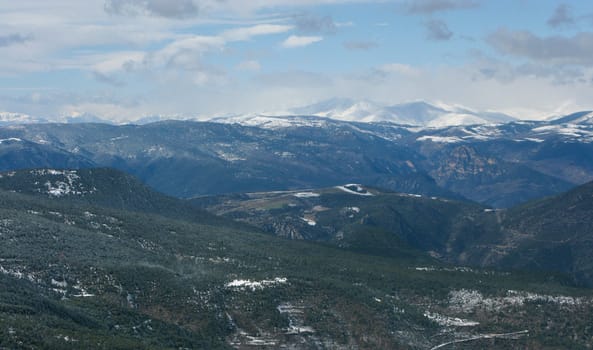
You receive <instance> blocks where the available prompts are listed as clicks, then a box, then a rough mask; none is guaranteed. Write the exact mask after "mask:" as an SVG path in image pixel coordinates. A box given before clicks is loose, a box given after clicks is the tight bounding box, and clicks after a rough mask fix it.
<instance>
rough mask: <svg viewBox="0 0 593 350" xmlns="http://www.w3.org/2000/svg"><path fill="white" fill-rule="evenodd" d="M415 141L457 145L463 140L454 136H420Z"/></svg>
mask: <svg viewBox="0 0 593 350" xmlns="http://www.w3.org/2000/svg"><path fill="white" fill-rule="evenodd" d="M416 141H421V142H424V141H430V142H435V143H457V142H462V141H463V140H462V139H460V138H459V137H456V136H429V135H426V136H420V137H419V138H417V139H416Z"/></svg>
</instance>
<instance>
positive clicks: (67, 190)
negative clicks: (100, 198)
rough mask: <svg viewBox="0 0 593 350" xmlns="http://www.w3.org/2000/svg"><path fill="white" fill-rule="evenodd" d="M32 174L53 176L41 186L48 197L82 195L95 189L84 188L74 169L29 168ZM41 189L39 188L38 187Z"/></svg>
mask: <svg viewBox="0 0 593 350" xmlns="http://www.w3.org/2000/svg"><path fill="white" fill-rule="evenodd" d="M30 173H31V174H32V175H36V176H55V177H58V179H56V180H47V181H46V182H45V183H44V184H43V186H44V187H45V189H44V190H45V191H46V192H47V194H48V195H49V196H50V197H63V196H67V195H84V194H90V193H94V192H96V191H97V189H96V188H92V189H89V190H87V189H85V188H84V186H83V185H82V184H81V183H80V182H79V181H78V180H79V179H80V176H78V173H77V171H76V170H55V169H38V170H31V172H30ZM38 191H41V189H38Z"/></svg>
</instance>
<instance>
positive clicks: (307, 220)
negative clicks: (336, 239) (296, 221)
mask: <svg viewBox="0 0 593 350" xmlns="http://www.w3.org/2000/svg"><path fill="white" fill-rule="evenodd" d="M301 220H303V221H304V222H306V223H307V225H309V226H315V225H317V222H316V221H315V220H313V219H309V218H301Z"/></svg>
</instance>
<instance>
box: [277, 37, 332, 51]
mask: <svg viewBox="0 0 593 350" xmlns="http://www.w3.org/2000/svg"><path fill="white" fill-rule="evenodd" d="M321 40H323V37H321V36H298V35H291V36H289V37H288V38H287V39H286V40H284V42H282V47H286V48H295V47H303V46H308V45H311V44H314V43H316V42H320V41H321Z"/></svg>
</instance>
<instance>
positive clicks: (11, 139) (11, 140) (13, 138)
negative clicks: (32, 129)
mask: <svg viewBox="0 0 593 350" xmlns="http://www.w3.org/2000/svg"><path fill="white" fill-rule="evenodd" d="M4 142H23V140H21V139H19V138H16V137H9V138H7V139H1V140H0V145H1V144H3V143H4Z"/></svg>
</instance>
